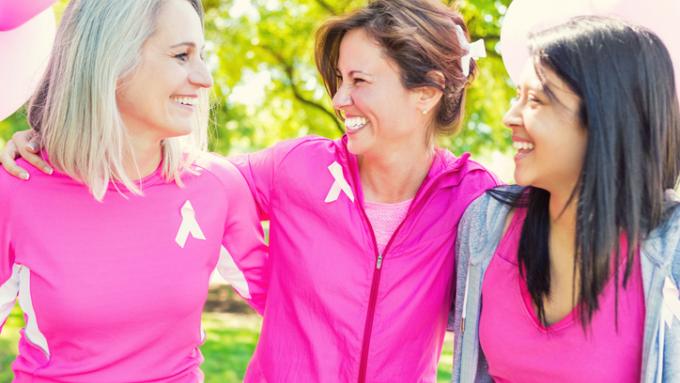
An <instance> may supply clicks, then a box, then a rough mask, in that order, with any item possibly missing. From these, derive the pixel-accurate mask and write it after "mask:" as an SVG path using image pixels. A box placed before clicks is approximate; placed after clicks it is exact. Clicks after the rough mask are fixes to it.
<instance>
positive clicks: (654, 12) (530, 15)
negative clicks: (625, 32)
mask: <svg viewBox="0 0 680 383" xmlns="http://www.w3.org/2000/svg"><path fill="white" fill-rule="evenodd" d="M578 15H602V16H616V17H619V18H621V19H624V20H627V21H629V22H631V23H634V24H638V25H642V26H645V27H647V28H649V29H650V30H652V31H654V32H655V33H656V34H657V35H659V37H660V38H661V39H662V41H663V42H664V44H665V45H666V47H667V48H668V51H669V52H670V54H671V59H672V60H673V64H674V67H675V81H676V89H678V91H680V27H678V23H679V20H680V1H678V0H647V1H645V2H644V3H643V2H641V1H639V0H570V1H564V0H514V1H513V2H512V4H510V7H509V8H508V10H507V12H506V14H505V17H504V19H503V25H502V27H501V40H500V51H501V55H502V56H503V62H504V63H505V69H506V70H507V71H508V74H509V75H510V78H511V79H512V81H513V82H514V83H515V84H517V83H518V79H519V76H520V73H521V71H522V68H523V66H524V63H525V62H526V60H527V59H528V58H529V51H528V49H527V42H528V36H527V35H528V33H529V32H531V31H538V30H541V29H545V28H547V27H550V26H554V25H557V24H560V23H562V22H565V21H566V20H567V19H569V18H571V17H574V16H578Z"/></svg>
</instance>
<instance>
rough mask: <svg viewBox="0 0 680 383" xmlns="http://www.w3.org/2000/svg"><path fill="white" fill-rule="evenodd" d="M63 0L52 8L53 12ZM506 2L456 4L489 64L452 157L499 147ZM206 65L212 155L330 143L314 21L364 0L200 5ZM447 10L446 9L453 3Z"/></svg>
mask: <svg viewBox="0 0 680 383" xmlns="http://www.w3.org/2000/svg"><path fill="white" fill-rule="evenodd" d="M66 2H67V1H66V0H61V1H60V3H59V8H58V9H57V11H58V13H60V11H61V10H62V9H63V6H64V4H65V3H66ZM509 2H510V0H467V1H458V5H457V6H458V7H459V9H460V10H461V12H462V13H463V15H464V17H465V19H466V20H467V22H468V26H469V29H470V32H471V34H472V38H473V40H475V39H478V38H483V39H485V41H486V47H487V52H488V57H487V58H485V59H482V60H480V62H479V66H480V73H479V75H478V76H477V79H476V80H475V81H474V82H473V85H472V86H471V87H470V89H469V92H468V98H467V104H466V118H465V120H464V121H465V122H464V129H463V131H462V132H461V133H460V134H459V135H457V136H455V137H445V138H442V139H441V144H442V145H444V146H447V147H449V148H450V149H452V150H453V151H454V152H456V153H461V152H463V151H470V152H472V153H474V154H480V153H483V152H485V151H489V150H499V149H500V150H505V149H507V148H508V146H509V139H508V138H507V137H508V136H509V135H508V134H506V133H505V132H504V128H503V126H502V123H501V119H502V115H503V113H504V111H505V109H506V107H507V105H508V102H509V99H510V98H511V95H512V93H514V91H513V89H512V88H511V86H510V85H509V82H508V79H507V75H506V73H505V69H504V67H503V63H502V61H501V59H500V56H499V54H498V53H497V50H496V46H497V44H498V41H499V35H500V20H501V18H502V15H503V14H504V13H505V10H506V9H507V5H508V4H509ZM203 3H204V5H205V8H206V39H207V41H208V45H207V47H206V48H207V58H206V59H207V61H208V64H209V66H210V68H211V70H212V71H213V75H214V79H215V87H214V88H213V117H212V122H213V123H212V127H211V132H212V139H211V144H210V148H211V150H214V151H217V152H220V153H225V154H227V153H233V152H244V151H251V150H255V149H259V148H263V147H266V146H269V145H271V144H273V143H275V142H277V141H279V140H282V139H285V138H292V137H297V136H300V135H305V134H318V135H322V136H327V137H332V138H334V137H339V136H340V135H341V134H342V125H341V124H340V122H339V121H338V119H337V118H336V116H335V113H334V111H333V109H332V108H331V104H330V99H329V97H328V95H327V94H326V92H325V89H324V87H323V85H322V82H321V79H320V77H319V76H318V74H317V73H316V68H315V66H314V59H313V55H314V36H315V31H316V29H317V27H318V26H319V25H320V23H321V22H323V21H324V20H326V19H327V18H329V17H332V16H334V15H340V14H343V13H345V12H348V11H350V10H351V9H354V8H357V7H360V6H363V5H365V4H366V1H365V0H362V1H359V0H204V1H203ZM447 3H453V1H452V0H450V1H447ZM24 128H26V124H25V112H23V111H19V112H17V113H15V115H13V116H12V117H10V118H8V119H7V120H6V121H3V122H0V140H1V139H2V138H5V139H6V138H8V137H9V136H10V135H11V132H12V131H14V130H18V129H24Z"/></svg>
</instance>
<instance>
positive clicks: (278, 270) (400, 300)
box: [232, 137, 497, 382]
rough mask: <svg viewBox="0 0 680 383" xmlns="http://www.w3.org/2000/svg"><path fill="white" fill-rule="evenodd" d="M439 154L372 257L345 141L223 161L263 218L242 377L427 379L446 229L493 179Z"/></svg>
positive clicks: (444, 311) (437, 334)
mask: <svg viewBox="0 0 680 383" xmlns="http://www.w3.org/2000/svg"><path fill="white" fill-rule="evenodd" d="M468 157H469V156H468V155H467V154H466V155H463V156H462V157H460V158H456V157H454V156H453V155H452V154H451V153H449V152H448V151H445V150H438V151H437V154H436V156H435V159H434V162H433V164H432V167H431V169H430V171H429V173H428V175H427V177H426V178H425V180H424V181H423V184H422V186H421V187H420V190H419V191H418V193H417V195H416V197H415V199H414V201H413V203H412V205H411V207H410V209H409V212H408V214H407V216H406V218H405V219H404V221H403V222H402V224H401V225H400V226H399V228H398V229H397V231H396V232H395V233H394V235H393V237H392V239H391V240H390V242H389V243H388V245H387V246H386V248H385V250H384V252H383V254H382V255H381V254H378V250H377V246H376V243H375V238H374V235H373V230H372V229H371V226H370V223H369V221H368V219H367V217H366V214H365V212H364V209H363V195H362V191H361V185H360V183H359V173H358V165H357V158H356V157H355V156H353V155H351V154H350V153H349V152H348V151H347V148H346V138H343V139H341V140H338V141H332V140H329V139H326V138H320V137H304V138H301V139H296V140H291V141H286V142H283V143H280V144H278V145H276V146H274V147H273V148H270V149H267V150H264V151H261V152H258V153H254V154H250V155H246V156H243V157H238V158H234V159H232V161H233V162H234V163H235V165H236V166H237V167H238V168H239V170H240V171H241V173H242V174H243V175H244V177H245V178H246V180H247V182H248V184H249V186H250V188H251V191H252V192H253V195H254V197H255V200H256V203H257V205H258V208H259V210H260V214H261V217H262V219H269V220H270V221H271V222H270V255H269V256H270V258H269V267H270V269H269V270H268V272H269V287H268V293H267V298H266V302H265V306H264V322H263V325H262V332H261V336H260V340H259V343H258V345H257V349H256V351H255V354H254V355H253V359H252V360H251V363H250V366H249V367H248V371H247V374H246V378H245V381H246V382H356V381H359V382H365V381H367V382H434V381H436V372H437V362H438V359H439V355H440V353H441V347H442V342H443V339H444V333H445V330H446V324H447V318H448V312H449V309H450V307H451V302H452V297H453V284H452V281H453V276H454V275H453V274H454V272H453V271H454V252H453V248H454V242H455V239H456V228H457V225H458V221H459V219H460V218H461V216H462V214H463V212H464V211H465V208H466V207H467V206H468V204H469V203H470V202H471V201H473V200H474V199H475V198H477V197H478V196H479V195H480V194H481V193H482V192H483V191H484V190H486V189H487V188H490V187H493V186H495V185H496V183H497V182H496V179H495V178H494V176H493V175H491V174H490V173H489V172H488V171H486V170H485V169H484V168H483V167H482V166H481V165H479V164H477V163H475V162H473V161H471V160H469V158H468Z"/></svg>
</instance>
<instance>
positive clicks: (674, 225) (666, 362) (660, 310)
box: [449, 186, 680, 383]
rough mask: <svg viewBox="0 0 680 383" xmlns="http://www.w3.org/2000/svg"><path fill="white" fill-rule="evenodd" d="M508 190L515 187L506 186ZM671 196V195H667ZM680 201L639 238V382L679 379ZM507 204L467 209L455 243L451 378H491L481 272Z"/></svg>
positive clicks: (489, 202) (468, 382) (490, 201)
mask: <svg viewBox="0 0 680 383" xmlns="http://www.w3.org/2000/svg"><path fill="white" fill-rule="evenodd" d="M508 188H512V189H510V190H519V189H517V187H516V186H508ZM669 196H671V194H669ZM679 205H680V204H679V203H678V202H677V200H676V201H672V200H670V199H669V201H668V209H667V217H668V218H667V219H666V220H665V221H664V223H663V224H662V225H660V226H659V227H657V228H656V229H655V230H654V231H652V233H650V235H649V237H648V238H646V239H645V240H644V241H643V242H642V246H641V253H640V254H641V256H640V258H641V264H642V278H643V286H644V290H645V310H646V313H645V329H644V342H643V350H642V375H641V377H640V382H643V383H658V382H667V383H680V293H679V292H678V286H680V207H678V206H679ZM509 211H510V207H509V206H507V205H505V204H503V203H501V202H498V201H497V200H495V199H494V198H493V197H491V196H489V195H488V194H484V195H482V196H481V197H479V198H478V199H477V200H475V201H474V202H473V203H472V204H470V206H469V207H468V209H467V210H466V212H465V215H464V216H463V218H462V220H461V222H460V224H459V226H458V238H457V241H456V256H457V259H456V299H455V305H454V306H453V309H452V311H451V313H450V316H449V329H450V330H452V331H454V332H455V333H456V336H455V345H454V356H453V357H454V361H453V379H452V381H453V382H462V383H472V382H491V381H492V379H491V377H490V376H489V374H488V365H487V361H486V358H485V357H484V353H483V352H482V350H481V348H480V346H479V332H478V330H479V315H480V311H481V291H482V281H483V279H484V272H485V271H486V268H487V266H488V265H489V262H490V261H491V258H492V257H493V255H494V253H495V252H496V247H497V246H498V243H499V242H500V240H501V237H502V236H503V228H504V223H505V218H506V216H507V214H508V212H509Z"/></svg>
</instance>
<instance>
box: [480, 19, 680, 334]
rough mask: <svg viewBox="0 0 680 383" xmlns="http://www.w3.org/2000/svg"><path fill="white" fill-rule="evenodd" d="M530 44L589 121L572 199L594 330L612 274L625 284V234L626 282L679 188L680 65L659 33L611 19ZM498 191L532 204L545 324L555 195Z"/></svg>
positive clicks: (585, 304)
mask: <svg viewBox="0 0 680 383" xmlns="http://www.w3.org/2000/svg"><path fill="white" fill-rule="evenodd" d="M529 44H530V47H529V48H530V51H531V54H532V56H533V58H534V60H535V66H536V70H537V73H539V77H541V75H540V73H541V72H542V71H543V72H544V71H545V69H548V70H551V71H553V72H554V73H555V74H557V75H558V76H559V77H560V78H561V79H562V80H563V81H565V82H566V83H567V84H568V86H569V87H570V88H571V90H572V91H574V92H575V93H576V94H577V95H578V96H579V97H580V101H581V105H580V111H579V116H580V120H581V121H580V122H581V125H582V126H583V127H584V129H586V131H587V136H588V143H587V146H586V152H585V158H584V162H583V168H582V169H581V173H580V176H579V181H578V183H577V185H576V187H575V189H574V190H573V192H572V198H571V199H570V201H569V202H568V203H572V202H573V201H577V213H576V239H575V249H576V254H575V261H574V271H575V275H576V273H578V276H579V278H578V287H579V293H578V295H577V296H575V298H578V303H579V305H578V311H579V317H580V320H581V323H582V324H583V326H584V328H585V327H586V326H587V325H588V324H589V323H590V321H591V320H592V316H593V313H594V312H595V311H597V310H598V307H599V306H598V303H599V302H598V297H599V295H600V293H601V292H602V290H603V288H604V286H605V284H606V283H607V281H608V280H609V279H610V277H611V275H610V274H611V272H612V271H613V273H614V277H615V279H616V285H617V286H618V281H619V280H620V279H619V278H620V276H619V269H620V267H619V265H621V262H622V261H623V260H622V259H620V257H621V256H622V255H620V252H621V251H620V248H619V243H620V238H621V237H622V236H623V237H624V238H625V239H627V241H628V246H627V252H626V254H625V255H623V256H625V268H624V277H623V285H624V286H625V285H626V282H627V281H628V278H629V276H630V273H631V268H632V265H633V260H634V254H635V253H636V251H637V248H638V246H639V244H640V240H641V239H644V238H645V237H646V236H647V235H648V234H649V232H650V231H651V230H653V229H654V228H655V227H657V226H658V225H659V224H660V223H661V222H662V221H663V219H664V201H663V199H664V191H665V190H666V189H674V188H675V187H677V185H678V176H679V173H680V152H679V150H680V112H679V108H680V107H679V105H678V96H677V93H676V89H675V80H674V74H673V64H672V62H671V58H670V55H669V53H668V51H667V49H666V47H665V46H664V44H663V43H662V41H661V40H660V39H659V37H658V36H657V35H655V34H654V33H652V32H651V31H649V30H647V29H645V28H642V27H639V26H635V25H631V24H628V23H626V22H624V21H621V20H618V19H613V18H606V17H597V16H585V17H577V18H574V19H571V20H570V21H568V22H566V23H565V24H562V25H559V26H556V27H553V28H550V29H547V30H545V31H542V32H540V33H537V34H534V35H532V36H531V37H530V43H529ZM489 194H490V195H491V196H493V197H494V198H495V199H497V200H499V201H501V202H503V203H506V204H509V205H511V206H514V207H525V208H527V217H526V220H525V222H524V226H523V228H522V234H521V239H520V243H519V253H518V262H519V268H520V273H521V275H522V276H523V277H524V278H525V279H526V283H527V286H528V290H529V292H530V294H531V298H532V300H533V303H534V304H535V305H536V307H537V308H538V316H539V318H540V320H541V321H542V322H543V323H544V324H546V321H545V309H544V305H543V302H544V299H545V298H547V297H549V295H550V257H549V237H550V216H549V210H548V208H549V203H550V193H549V192H547V191H546V190H543V189H540V188H536V187H532V186H529V187H527V188H525V189H523V190H522V191H521V192H512V191H508V190H507V189H494V190H491V191H489ZM612 255H613V256H614V257H615V258H614V260H613V261H614V263H612V258H611V257H612ZM620 261H621V262H620ZM612 264H613V265H615V267H613V268H612ZM575 278H576V277H575ZM616 291H617V292H616V294H617V301H618V287H617V290H616Z"/></svg>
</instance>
